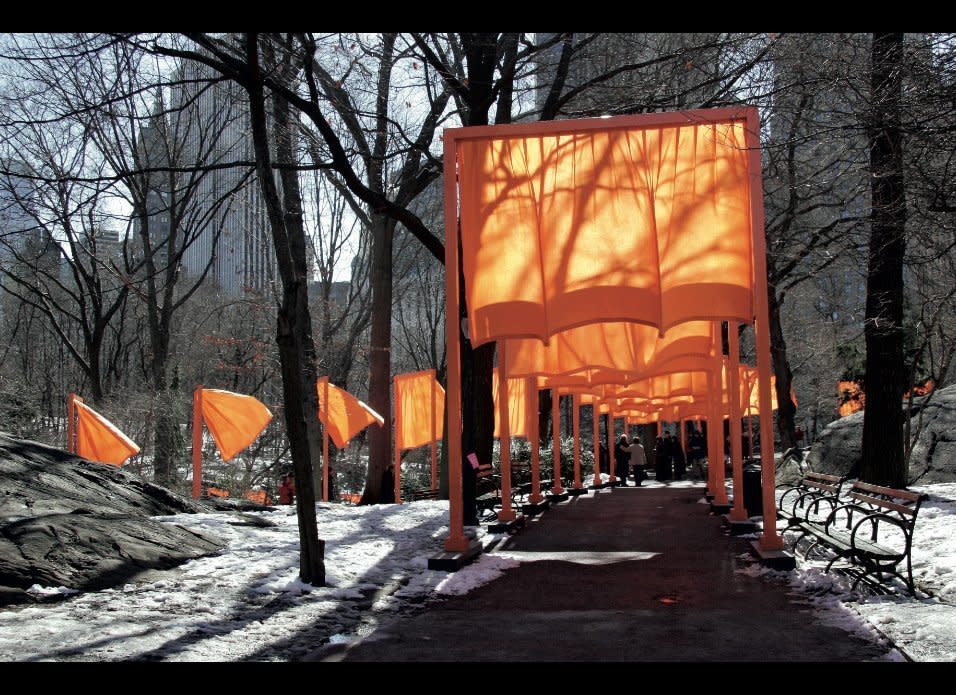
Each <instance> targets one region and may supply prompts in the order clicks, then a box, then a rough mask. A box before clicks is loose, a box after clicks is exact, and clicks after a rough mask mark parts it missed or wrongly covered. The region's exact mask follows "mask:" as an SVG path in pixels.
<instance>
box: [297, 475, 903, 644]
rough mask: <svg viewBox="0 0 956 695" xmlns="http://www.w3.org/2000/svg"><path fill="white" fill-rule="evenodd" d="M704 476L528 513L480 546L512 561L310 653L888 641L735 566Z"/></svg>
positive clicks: (737, 554) (736, 548)
mask: <svg viewBox="0 0 956 695" xmlns="http://www.w3.org/2000/svg"><path fill="white" fill-rule="evenodd" d="M702 494H703V488H702V487H677V486H672V487H665V486H661V487H651V488H633V487H631V488H614V489H609V490H605V491H601V492H599V493H597V494H594V493H592V494H590V495H588V496H586V497H579V498H577V499H573V498H572V501H570V502H566V503H563V504H561V505H558V506H557V507H554V508H552V509H551V510H550V511H549V512H547V513H546V514H544V515H542V516H541V517H539V518H537V519H535V520H533V521H531V522H530V523H529V524H528V526H527V528H526V529H525V530H523V531H522V532H521V533H519V534H517V535H515V536H512V537H509V538H507V539H505V540H504V541H503V542H502V543H501V544H500V547H498V548H495V549H494V550H493V551H492V552H500V553H502V554H508V555H510V556H512V557H516V558H521V559H522V560H526V561H523V562H522V564H521V565H520V566H519V567H516V568H514V569H511V570H508V571H507V572H506V573H505V574H504V575H503V576H502V577H500V578H499V579H497V580H495V581H493V582H490V583H488V584H485V585H483V586H480V587H478V588H477V589H475V590H473V591H472V592H470V593H469V594H467V595H465V596H460V597H453V598H450V599H447V600H445V601H441V602H436V603H435V604H434V605H432V606H429V607H428V608H427V609H426V610H424V611H423V612H421V613H420V614H417V615H413V616H405V617H404V618H400V619H398V620H396V621H394V622H392V623H389V624H386V625H382V626H381V627H380V628H379V629H378V630H376V631H375V632H373V633H372V634H371V635H369V636H368V637H366V638H365V639H364V640H362V641H360V642H355V643H351V644H333V645H327V646H326V647H323V648H322V649H320V650H318V651H317V652H315V653H314V654H313V655H312V659H314V660H332V661H339V660H346V661H563V662H580V661H683V662H692V661H775V662H783V661H836V662H848V661H851V662H859V661H870V660H880V659H883V658H885V656H886V654H887V647H884V646H880V645H879V644H877V643H875V642H871V641H868V640H865V639H863V638H860V637H858V636H854V635H852V634H849V633H847V632H846V631H845V630H844V629H843V628H841V627H838V626H833V625H826V624H822V623H821V622H819V621H818V620H816V619H815V617H814V615H813V613H812V611H811V609H810V607H809V605H807V604H806V603H805V602H804V601H801V599H800V597H799V596H797V595H793V594H792V593H791V592H790V590H789V587H788V586H787V584H786V583H785V582H783V581H779V580H771V579H767V578H760V577H752V576H749V575H747V574H744V573H741V572H736V571H735V570H737V569H739V568H742V567H744V566H747V565H749V560H748V559H747V557H746V554H747V551H748V548H749V546H748V543H749V541H747V540H744V539H741V538H734V537H731V536H729V535H727V534H726V533H725V532H724V531H723V528H722V525H721V522H720V519H719V518H718V517H715V516H713V515H711V514H710V513H709V506H708V505H705V504H700V503H699V500H700V498H701V497H702Z"/></svg>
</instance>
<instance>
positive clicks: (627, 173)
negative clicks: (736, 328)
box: [456, 112, 753, 345]
mask: <svg viewBox="0 0 956 695" xmlns="http://www.w3.org/2000/svg"><path fill="white" fill-rule="evenodd" d="M697 113H698V114H704V113H705V112H697ZM742 117H743V116H741V118H740V119H738V118H727V119H726V120H725V121H723V122H714V123H701V122H688V123H686V124H684V125H673V126H638V125H623V124H620V123H618V124H615V125H613V126H612V125H609V126H608V128H606V129H596V130H593V129H592V130H586V131H583V130H579V131H578V132H573V133H548V134H540V133H538V134H528V135H521V134H515V135H500V134H496V135H493V136H492V135H489V136H483V137H475V138H460V139H457V140H456V145H457V159H458V176H459V187H460V191H461V193H460V200H461V245H462V264H463V268H464V277H465V290H466V296H467V304H468V309H469V312H468V315H469V320H470V322H471V327H470V328H471V341H472V344H473V345H481V344H482V343H485V342H488V341H490V340H495V339H497V338H501V337H536V338H538V339H541V340H547V339H548V337H549V336H550V335H552V334H554V333H556V332H558V331H560V330H563V329H566V328H570V327H573V326H577V325H581V324H584V323H589V322H595V321H637V322H640V323H645V324H648V325H651V326H658V327H660V328H661V329H662V330H667V329H668V328H669V327H670V326H673V325H676V324H678V323H680V322H682V321H688V320H693V319H711V318H734V319H738V320H740V321H750V320H752V319H753V300H752V277H753V267H752V249H751V246H752V240H751V230H750V224H751V223H750V212H751V207H750V191H749V182H748V166H749V161H748V159H749V151H748V149H747V147H746V144H745V132H744V121H743V120H741V119H742ZM720 118H724V116H720Z"/></svg>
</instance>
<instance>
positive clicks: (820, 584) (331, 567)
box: [0, 482, 956, 661]
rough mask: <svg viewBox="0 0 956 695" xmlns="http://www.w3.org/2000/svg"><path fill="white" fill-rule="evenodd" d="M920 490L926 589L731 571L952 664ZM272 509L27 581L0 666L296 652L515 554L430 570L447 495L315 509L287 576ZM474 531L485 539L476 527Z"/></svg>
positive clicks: (955, 513)
mask: <svg viewBox="0 0 956 695" xmlns="http://www.w3.org/2000/svg"><path fill="white" fill-rule="evenodd" d="M645 484H649V485H657V483H653V482H645ZM674 484H675V483H671V485H674ZM688 484H691V483H688ZM919 489H921V490H922V491H924V492H927V493H929V494H930V495H931V497H930V499H929V501H928V502H926V503H924V506H923V508H922V509H921V511H920V516H919V519H918V521H917V530H916V544H915V547H914V551H913V561H914V565H913V572H914V575H915V577H916V580H917V582H918V583H919V584H920V586H921V588H922V589H924V591H925V592H928V593H921V594H920V595H919V596H918V597H917V598H911V597H907V596H890V597H874V596H865V595H863V596H861V595H859V594H856V593H853V592H851V591H850V582H849V580H847V579H846V578H844V577H842V576H840V575H837V574H830V575H827V574H824V573H823V570H822V565H821V564H820V563H819V561H814V562H804V561H803V560H802V559H801V560H800V561H799V562H798V568H797V571H796V572H792V573H779V572H773V571H770V570H767V569H765V568H763V567H761V566H760V565H756V564H752V565H750V566H749V567H748V568H747V569H744V570H740V571H744V572H748V573H754V574H758V575H767V576H768V578H770V579H775V580H783V581H789V582H790V584H791V587H792V589H793V592H794V594H795V595H798V596H800V597H802V598H803V599H805V600H806V601H807V602H808V603H809V604H810V605H811V606H812V608H813V610H814V611H815V613H816V614H817V615H819V616H820V618H821V619H824V620H827V621H830V622H833V623H835V624H838V625H841V626H843V627H845V628H846V629H849V630H852V631H859V632H861V633H868V634H870V635H872V634H874V632H875V633H876V634H879V635H885V636H887V637H889V638H890V639H891V640H893V642H894V643H896V644H897V645H899V646H900V648H901V649H903V650H904V651H905V653H906V654H907V655H908V656H909V657H910V658H913V659H917V660H944V661H952V660H956V571H954V568H956V484H946V485H932V486H926V487H924V488H919ZM279 509H280V511H276V512H259V513H252V514H249V516H258V517H261V518H262V519H267V520H269V521H272V522H274V524H275V525H274V526H272V527H259V526H255V525H237V523H236V522H238V521H241V520H242V517H241V516H238V515H235V514H222V513H215V514H183V515H176V516H169V517H157V518H158V519H160V520H162V521H167V522H171V523H177V524H182V525H183V526H187V527H195V528H202V529H204V530H207V531H211V532H213V533H215V534H217V535H219V536H220V537H221V538H223V539H224V540H225V541H227V542H228V546H227V548H226V550H224V551H223V552H222V553H220V554H218V555H216V556H212V557H207V558H200V559H197V560H193V561H190V562H187V563H185V564H184V565H181V566H180V567H178V568H177V569H175V570H170V571H166V572H155V573H151V574H150V575H148V576H146V577H145V578H144V579H143V580H141V581H139V582H137V583H135V584H127V585H126V586H122V587H117V588H113V589H107V590H103V591H96V592H88V593H79V594H71V593H70V592H68V591H64V590H62V589H61V588H59V587H40V586H37V587H34V588H33V593H34V594H35V595H36V596H37V597H38V598H47V599H48V601H47V602H42V603H38V604H36V605H30V606H26V607H23V606H13V607H7V608H4V609H0V661H117V660H140V661H142V660H155V661H241V660H255V661H294V660H296V659H299V658H302V657H303V656H305V655H306V654H308V653H309V652H311V651H313V650H315V649H316V648H318V647H319V646H321V645H322V644H324V643H327V642H350V641H354V640H356V639H359V638H361V637H362V636H364V635H366V634H368V633H370V632H371V631H372V630H374V629H375V627H376V626H377V625H378V624H379V623H380V621H382V620H386V619H390V618H391V617H393V616H395V615H396V613H399V612H402V611H409V610H413V609H414V608H415V607H417V606H418V605H420V604H421V603H422V602H423V601H424V600H425V599H426V598H429V597H434V596H436V595H442V594H444V595H453V594H463V593H467V592H468V591H470V590H471V589H473V588H474V587H476V586H480V585H481V584H484V583H487V582H489V581H492V580H493V579H495V578H496V577H498V576H500V575H501V573H502V572H504V571H505V570H507V569H508V568H510V567H514V566H516V565H517V564H518V562H519V560H518V559H516V558H514V557H507V556H499V555H495V554H485V555H482V556H480V557H479V558H478V560H477V561H476V562H474V563H472V564H471V565H469V566H467V567H465V568H464V569H462V570H461V571H459V572H456V573H453V574H447V573H445V572H436V571H431V570H428V569H427V560H428V557H429V556H431V555H434V554H435V553H436V551H438V550H439V549H440V548H441V543H442V541H443V539H444V538H445V537H446V536H447V533H448V527H447V518H448V504H447V502H441V501H437V502H433V501H425V502H416V503H414V504H404V505H400V506H398V505H378V506H371V507H350V506H344V505H337V504H318V505H317V518H318V524H319V529H320V537H321V538H322V539H323V540H324V541H325V542H326V555H325V561H326V573H327V574H326V581H327V586H324V587H312V586H309V585H306V584H303V583H302V582H301V581H300V580H299V578H298V555H299V553H298V531H297V523H296V517H295V513H294V509H292V508H279ZM477 533H478V538H479V540H482V541H484V542H488V541H491V540H493V538H494V537H493V536H488V535H486V534H485V531H484V528H483V527H479V529H478V530H477ZM51 596H57V597H60V598H58V599H57V600H55V601H51V600H49V597H51ZM861 616H863V617H865V618H866V620H863V619H862V618H861ZM900 658H902V657H900Z"/></svg>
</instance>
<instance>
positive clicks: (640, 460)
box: [627, 437, 647, 487]
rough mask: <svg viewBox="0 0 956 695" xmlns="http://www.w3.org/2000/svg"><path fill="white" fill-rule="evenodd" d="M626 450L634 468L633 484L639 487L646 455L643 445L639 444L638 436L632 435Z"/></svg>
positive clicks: (643, 475)
mask: <svg viewBox="0 0 956 695" xmlns="http://www.w3.org/2000/svg"><path fill="white" fill-rule="evenodd" d="M627 451H628V454H630V456H631V467H632V468H633V469H634V485H635V486H636V487H641V482H643V480H644V477H645V473H644V467H645V466H647V455H646V454H645V453H644V445H643V444H641V440H640V438H639V437H634V439H633V441H632V442H631V445H630V446H629V447H627Z"/></svg>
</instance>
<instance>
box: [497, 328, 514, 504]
mask: <svg viewBox="0 0 956 695" xmlns="http://www.w3.org/2000/svg"><path fill="white" fill-rule="evenodd" d="M507 352H508V350H507V342H506V341H504V340H500V341H498V420H499V423H500V424H499V427H498V429H499V432H498V452H499V460H500V461H501V470H500V473H501V511H500V512H498V521H513V520H514V519H515V513H514V510H513V509H512V508H511V415H510V412H509V410H510V408H509V405H510V404H509V401H508V399H509V395H508V359H507V357H506V355H507Z"/></svg>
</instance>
